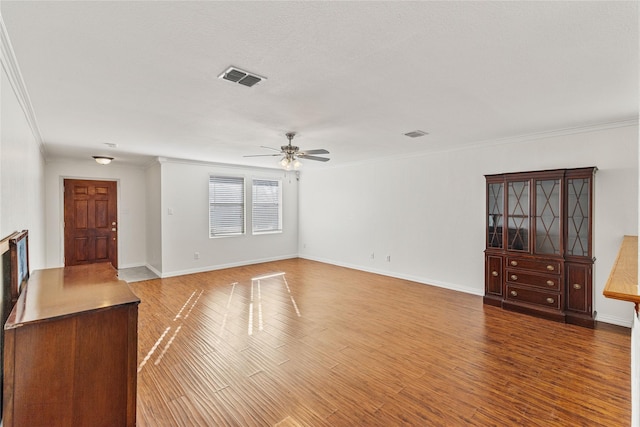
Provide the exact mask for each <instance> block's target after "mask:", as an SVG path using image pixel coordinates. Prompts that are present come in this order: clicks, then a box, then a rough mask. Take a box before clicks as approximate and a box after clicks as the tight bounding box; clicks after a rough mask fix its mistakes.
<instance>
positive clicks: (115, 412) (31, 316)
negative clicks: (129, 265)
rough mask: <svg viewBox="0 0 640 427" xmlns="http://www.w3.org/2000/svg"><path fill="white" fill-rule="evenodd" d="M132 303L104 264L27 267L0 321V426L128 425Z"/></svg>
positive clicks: (133, 357) (131, 414)
mask: <svg viewBox="0 0 640 427" xmlns="http://www.w3.org/2000/svg"><path fill="white" fill-rule="evenodd" d="M139 302H140V300H139V299H138V298H137V297H136V296H135V295H134V294H133V292H131V290H130V289H129V286H128V284H127V283H126V282H124V281H121V280H118V278H117V275H116V270H115V269H114V268H113V267H111V265H110V264H108V263H107V264H91V265H81V266H73V267H64V268H53V269H46V270H38V271H35V272H34V273H33V274H32V275H31V277H30V278H29V280H28V282H27V283H26V285H25V286H24V288H23V289H22V291H21V293H20V296H19V298H18V301H17V303H16V306H15V307H14V308H13V310H12V312H11V314H10V315H9V318H8V320H7V322H6V324H5V327H4V329H5V365H4V370H5V381H4V384H3V390H4V397H3V400H4V402H3V412H4V413H3V417H4V420H3V425H4V426H5V427H12V426H34V427H35V426H47V427H53V426H116V425H117V426H134V425H135V419H136V375H137V372H136V371H137V322H138V320H137V319H138V304H139Z"/></svg>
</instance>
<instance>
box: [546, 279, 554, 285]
mask: <svg viewBox="0 0 640 427" xmlns="http://www.w3.org/2000/svg"><path fill="white" fill-rule="evenodd" d="M547 285H549V286H554V285H555V283H553V280H547Z"/></svg>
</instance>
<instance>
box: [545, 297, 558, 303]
mask: <svg viewBox="0 0 640 427" xmlns="http://www.w3.org/2000/svg"><path fill="white" fill-rule="evenodd" d="M547 302H548V303H549V304H553V303H554V302H556V301H555V300H554V299H553V298H547Z"/></svg>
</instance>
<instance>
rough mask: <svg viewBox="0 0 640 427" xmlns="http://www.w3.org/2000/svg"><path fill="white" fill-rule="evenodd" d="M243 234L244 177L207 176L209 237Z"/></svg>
mask: <svg viewBox="0 0 640 427" xmlns="http://www.w3.org/2000/svg"><path fill="white" fill-rule="evenodd" d="M239 234H244V178H241V177H229V176H210V177H209V237H220V236H234V235H239Z"/></svg>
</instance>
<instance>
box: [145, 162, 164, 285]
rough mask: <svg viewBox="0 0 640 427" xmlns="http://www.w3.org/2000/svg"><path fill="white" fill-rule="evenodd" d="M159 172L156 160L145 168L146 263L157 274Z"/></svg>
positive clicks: (159, 263) (159, 266) (159, 270)
mask: <svg viewBox="0 0 640 427" xmlns="http://www.w3.org/2000/svg"><path fill="white" fill-rule="evenodd" d="M161 173H162V171H161V166H160V163H158V162H154V163H153V164H152V165H149V167H148V168H147V169H146V211H147V215H146V217H147V221H146V226H147V229H146V243H147V244H146V246H147V262H146V265H147V267H149V268H150V269H151V270H153V271H154V272H155V273H156V274H157V275H159V276H160V275H161V274H162V222H161V221H162V218H161V217H162V215H161V198H162V186H161V177H162V175H161Z"/></svg>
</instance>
